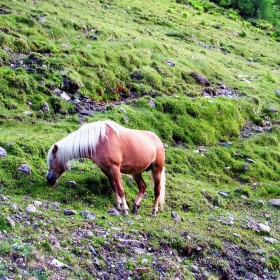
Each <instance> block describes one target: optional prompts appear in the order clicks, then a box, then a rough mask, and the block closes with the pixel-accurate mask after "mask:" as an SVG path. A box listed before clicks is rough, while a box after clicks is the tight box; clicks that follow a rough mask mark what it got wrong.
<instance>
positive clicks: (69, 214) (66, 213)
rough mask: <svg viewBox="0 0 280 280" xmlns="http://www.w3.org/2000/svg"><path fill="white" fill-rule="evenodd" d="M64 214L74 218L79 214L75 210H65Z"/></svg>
mask: <svg viewBox="0 0 280 280" xmlns="http://www.w3.org/2000/svg"><path fill="white" fill-rule="evenodd" d="M63 213H64V215H66V216H73V215H76V214H77V212H76V211H75V210H71V209H64V210H63Z"/></svg>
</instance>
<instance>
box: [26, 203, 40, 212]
mask: <svg viewBox="0 0 280 280" xmlns="http://www.w3.org/2000/svg"><path fill="white" fill-rule="evenodd" d="M25 212H26V213H36V212H37V209H36V207H35V206H34V205H33V204H30V205H28V206H27V207H26V209H25Z"/></svg>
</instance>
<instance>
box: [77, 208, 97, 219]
mask: <svg viewBox="0 0 280 280" xmlns="http://www.w3.org/2000/svg"><path fill="white" fill-rule="evenodd" d="M80 215H81V216H84V217H85V218H87V219H89V220H95V218H96V217H95V214H94V213H92V212H89V211H88V210H84V211H81V212H80Z"/></svg>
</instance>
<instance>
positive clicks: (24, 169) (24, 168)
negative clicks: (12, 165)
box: [18, 163, 31, 175]
mask: <svg viewBox="0 0 280 280" xmlns="http://www.w3.org/2000/svg"><path fill="white" fill-rule="evenodd" d="M18 171H19V172H21V173H24V174H28V175H30V174H31V168H30V166H29V165H28V164H27V163H23V164H21V165H20V167H19V168H18Z"/></svg>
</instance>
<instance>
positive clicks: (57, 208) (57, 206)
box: [50, 202, 59, 211]
mask: <svg viewBox="0 0 280 280" xmlns="http://www.w3.org/2000/svg"><path fill="white" fill-rule="evenodd" d="M50 207H52V208H53V210H55V211H58V210H59V203H58V202H51V203H50Z"/></svg>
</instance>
